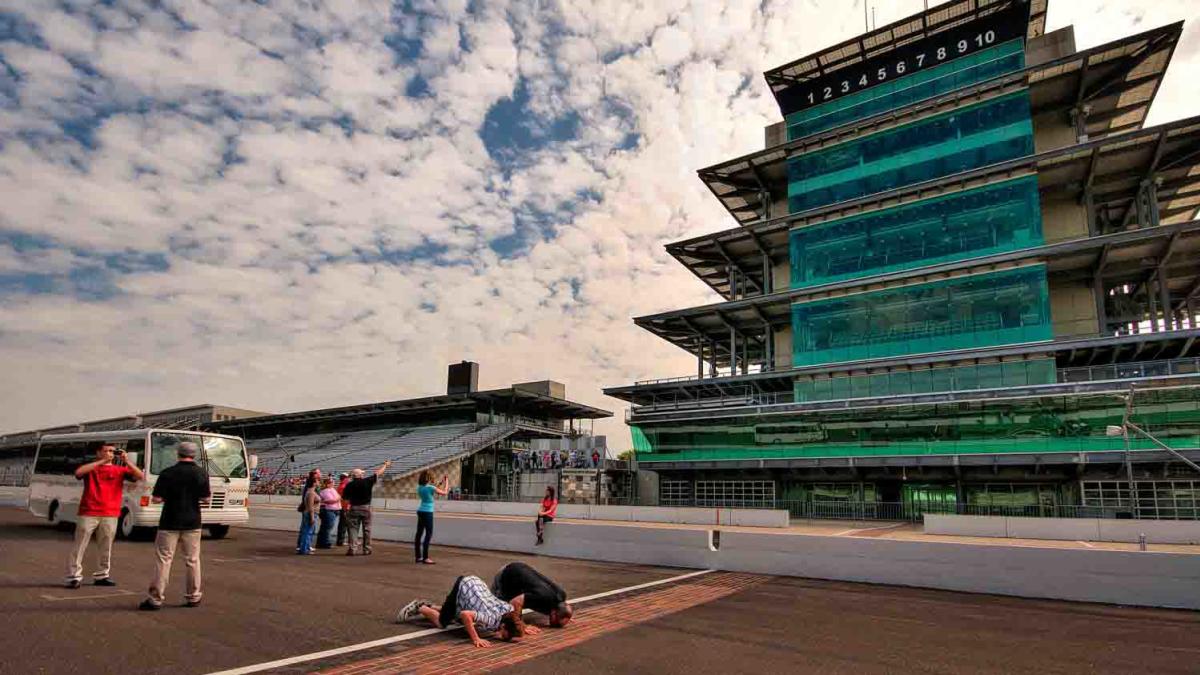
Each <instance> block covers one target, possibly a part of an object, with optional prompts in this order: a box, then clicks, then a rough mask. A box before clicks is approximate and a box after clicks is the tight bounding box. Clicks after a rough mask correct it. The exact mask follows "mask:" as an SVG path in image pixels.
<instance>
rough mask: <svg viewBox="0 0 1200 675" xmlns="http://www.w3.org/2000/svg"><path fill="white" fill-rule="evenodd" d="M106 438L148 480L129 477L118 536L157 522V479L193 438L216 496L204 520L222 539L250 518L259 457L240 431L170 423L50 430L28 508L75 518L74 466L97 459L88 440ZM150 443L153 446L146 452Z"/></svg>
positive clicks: (54, 519)
mask: <svg viewBox="0 0 1200 675" xmlns="http://www.w3.org/2000/svg"><path fill="white" fill-rule="evenodd" d="M95 441H104V442H106V443H110V444H112V445H114V446H116V447H117V448H123V449H124V450H125V452H126V453H127V457H128V461H129V462H130V463H131V464H134V465H136V466H137V467H138V468H140V469H141V470H142V471H144V472H145V473H146V480H144V481H141V482H138V483H126V484H125V494H124V499H123V504H122V506H121V516H120V519H119V520H118V521H117V536H119V537H122V538H129V537H132V536H133V535H134V534H135V533H137V532H138V531H139V530H141V529H142V528H153V527H157V526H158V517H159V515H160V514H161V513H162V505H161V504H153V503H151V501H150V496H151V492H153V490H154V482H155V481H156V480H157V479H158V475H159V474H160V473H162V471H163V469H166V468H167V467H169V466H171V465H173V464H175V462H176V452H175V451H176V448H177V446H178V445H179V444H180V443H183V442H186V441H191V442H193V443H195V444H196V445H197V446H199V447H200V454H199V455H198V456H197V457H196V462H197V463H198V464H200V465H201V466H204V467H207V469H208V475H209V483H210V485H211V487H212V498H211V499H210V501H209V505H208V506H204V507H201V511H200V513H201V522H202V523H203V524H204V527H205V528H207V529H208V531H209V534H210V535H211V536H212V537H214V538H216V539H220V538H221V537H224V536H225V535H226V534H228V532H229V526H230V525H238V524H241V523H245V522H247V521H249V520H250V511H249V499H248V497H249V494H250V471H252V470H253V469H254V465H255V464H257V459H258V457H256V456H249V457H248V456H247V455H246V445H245V444H244V443H242V439H240V438H238V437H236V436H224V435H221V434H209V433H204V432H200V431H175V430H170V429H130V430H126V431H97V432H89V433H80V434H47V435H46V436H43V437H42V438H41V439H40V440H39V441H38V449H37V456H36V458H35V459H34V462H33V474H32V476H31V477H30V481H29V511H30V513H32V514H34V515H35V516H38V517H39V518H45V519H47V520H49V521H50V522H51V523H54V524H57V523H62V522H75V517H76V515H77V513H76V512H77V511H78V509H79V498H80V496H81V495H82V494H83V482H82V481H80V480H78V479H76V478H75V469H76V468H78V467H79V466H80V465H83V464H86V463H88V462H91V461H93V460H94V459H95V455H94V454H93V453H89V452H88V444H89V443H93V442H95ZM147 448H149V449H150V450H149V452H147V450H146V449H147Z"/></svg>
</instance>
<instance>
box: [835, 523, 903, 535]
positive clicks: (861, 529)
mask: <svg viewBox="0 0 1200 675" xmlns="http://www.w3.org/2000/svg"><path fill="white" fill-rule="evenodd" d="M905 525H908V523H894V524H892V525H883V526H880V527H859V528H855V529H853V530H842V531H841V532H834V533H833V536H835V537H852V536H854V535H855V534H858V533H859V532H871V531H872V530H894V529H896V528H898V527H904V526H905Z"/></svg>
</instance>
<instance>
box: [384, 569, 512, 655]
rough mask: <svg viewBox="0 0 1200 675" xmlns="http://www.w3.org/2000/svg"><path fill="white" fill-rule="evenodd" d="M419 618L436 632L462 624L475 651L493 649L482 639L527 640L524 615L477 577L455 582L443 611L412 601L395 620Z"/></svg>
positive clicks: (443, 605)
mask: <svg viewBox="0 0 1200 675" xmlns="http://www.w3.org/2000/svg"><path fill="white" fill-rule="evenodd" d="M417 616H422V617H424V618H425V619H427V620H428V621H429V622H430V623H432V624H433V625H434V626H435V627H437V628H445V627H447V626H450V625H451V624H453V623H455V622H458V623H461V624H462V626H463V628H465V629H466V631H467V636H468V637H470V638H471V642H472V643H474V644H475V646H476V647H490V646H491V643H489V642H488V641H487V640H484V639H483V638H482V637H480V636H481V635H487V634H494V635H495V637H498V638H500V639H501V640H505V641H510V640H518V639H520V638H522V637H524V636H525V633H526V630H527V627H526V626H525V624H524V623H522V621H521V611H520V610H519V609H516V608H514V607H513V606H512V605H510V604H509V603H507V602H504V601H503V600H501V599H500V598H497V597H496V596H495V595H493V594H492V592H491V590H489V589H488V587H487V584H485V583H483V580H482V579H480V578H479V577H476V576H464V577H459V578H458V579H457V580H455V582H454V587H453V588H451V589H450V593H448V594H447V595H446V599H445V600H444V601H442V604H441V606H440V607H439V606H437V605H435V604H433V603H432V602H429V601H428V600H413V601H412V602H410V603H408V604H407V605H405V606H404V608H403V609H401V610H400V613H399V614H398V615H397V616H396V620H397V621H408V620H409V619H413V618H416V617H417ZM528 628H532V627H528ZM532 632H536V631H531V633H532Z"/></svg>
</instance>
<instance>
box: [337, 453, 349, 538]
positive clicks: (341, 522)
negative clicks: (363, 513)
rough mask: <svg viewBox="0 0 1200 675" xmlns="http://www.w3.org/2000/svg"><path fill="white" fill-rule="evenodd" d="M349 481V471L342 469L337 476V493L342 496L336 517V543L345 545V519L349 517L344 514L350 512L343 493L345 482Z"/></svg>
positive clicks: (346, 523)
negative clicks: (339, 509)
mask: <svg viewBox="0 0 1200 675" xmlns="http://www.w3.org/2000/svg"><path fill="white" fill-rule="evenodd" d="M349 482H350V472H348V471H343V472H342V475H341V476H339V477H338V484H337V493H338V494H339V495H343V496H342V508H341V511H340V513H341V517H340V518H338V524H337V545H338V546H345V545H346V532H347V525H348V522H347V521H349V518H347V517H346V514H348V513H350V502H348V501H346V498H345V496H344V495H345V492H346V484H347V483H349Z"/></svg>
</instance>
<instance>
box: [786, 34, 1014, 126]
mask: <svg viewBox="0 0 1200 675" xmlns="http://www.w3.org/2000/svg"><path fill="white" fill-rule="evenodd" d="M1024 67H1025V43H1024V41H1022V40H1019V39H1018V40H1009V41H1008V42H1005V43H1004V44H1002V45H996V46H995V47H989V48H988V49H985V50H983V51H979V52H975V53H973V54H969V55H967V56H963V57H961V58H958V59H955V60H953V61H950V62H949V63H943V64H942V65H940V66H936V67H934V68H929V69H927V70H922V71H919V72H916V73H914V74H912V75H909V76H908V77H904V78H900V79H898V80H891V81H888V82H884V83H881V84H878V85H876V86H874V87H871V88H870V89H865V90H863V91H861V92H858V93H856V94H851V95H849V96H845V97H843V98H840V99H838V100H836V101H830V102H829V103H826V104H824V105H819V106H814V107H812V108H807V109H805V110H801V111H799V112H794V113H792V114H791V115H788V116H787V125H788V127H787V132H788V140H795V139H797V138H803V137H805V136H809V135H812V134H815V133H818V132H821V131H825V130H827V129H832V128H834V127H840V126H842V125H843V124H847V123H849V122H853V121H855V120H860V119H865V118H867V117H871V116H872V115H877V114H879V113H882V112H887V111H889V110H896V109H897V108H902V107H904V106H906V105H909V104H911V103H916V102H917V101H923V100H925V99H927V98H933V97H934V96H940V95H941V94H946V93H949V92H952V91H955V90H956V89H961V88H963V87H968V86H970V85H972V84H978V83H979V82H983V81H985V80H990V79H992V78H993V77H999V76H1001V75H1005V74H1007V73H1012V72H1016V71H1018V70H1020V69H1022V68H1024Z"/></svg>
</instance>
